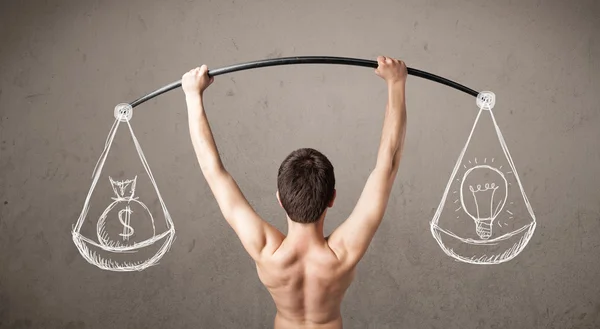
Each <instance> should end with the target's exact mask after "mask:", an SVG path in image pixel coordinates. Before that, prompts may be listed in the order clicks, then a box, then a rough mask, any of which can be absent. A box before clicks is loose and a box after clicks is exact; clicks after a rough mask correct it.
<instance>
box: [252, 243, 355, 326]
mask: <svg viewBox="0 0 600 329" xmlns="http://www.w3.org/2000/svg"><path fill="white" fill-rule="evenodd" d="M340 256H343V255H340ZM338 257H339V256H338V255H336V252H335V251H334V250H332V249H331V248H330V247H329V245H328V244H327V242H326V241H325V240H323V241H322V243H321V244H319V243H312V242H310V241H304V242H303V243H302V242H301V243H298V242H293V243H289V241H286V240H284V241H283V243H282V244H281V246H280V247H279V249H277V251H275V253H273V254H272V255H271V256H265V257H264V259H263V260H261V261H260V263H258V262H257V266H256V269H257V272H258V276H259V278H260V280H261V282H262V283H263V284H264V285H265V287H267V289H268V290H269V292H270V293H271V296H272V297H273V300H274V302H275V305H276V306H277V316H276V317H275V328H276V329H278V328H327V329H329V328H331V329H334V328H335V329H339V328H342V317H341V314H340V306H341V303H342V298H343V297H344V294H345V292H346V289H348V287H349V286H350V283H351V282H352V279H353V278H354V268H355V265H356V264H351V263H350V262H348V261H346V260H345V259H344V258H342V259H340V258H338Z"/></svg>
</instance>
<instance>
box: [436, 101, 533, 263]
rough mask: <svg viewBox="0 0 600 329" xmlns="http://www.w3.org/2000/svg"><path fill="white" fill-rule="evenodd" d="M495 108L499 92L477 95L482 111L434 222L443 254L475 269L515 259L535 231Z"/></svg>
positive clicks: (476, 119) (449, 182) (531, 215)
mask: <svg viewBox="0 0 600 329" xmlns="http://www.w3.org/2000/svg"><path fill="white" fill-rule="evenodd" d="M494 105H495V95H494V93H492V92H482V93H480V94H479V95H478V97H477V106H478V107H479V112H478V114H477V117H476V118H475V122H474V123H473V128H472V129H471V132H470V134H469V137H468V138H467V142H466V143H465V146H464V148H463V149H462V151H461V153H460V155H459V156H458V160H457V161H456V165H455V166H454V170H453V171H452V174H451V175H450V179H449V180H448V184H447V186H446V189H445V191H444V194H443V196H442V200H441V201H440V204H439V206H438V208H437V210H436V212H435V214H434V217H433V220H432V221H431V233H432V234H433V237H434V238H435V239H436V241H437V242H438V244H439V246H440V247H441V248H442V250H443V251H444V252H445V253H446V254H447V255H448V256H450V257H453V258H455V259H456V260H458V261H462V262H466V263H471V264H498V263H502V262H506V261H509V260H511V259H512V258H514V257H515V256H517V255H518V254H519V253H520V252H521V251H522V250H523V249H524V248H525V246H526V245H527V243H528V242H529V239H530V238H531V236H532V235H533V232H534V230H535V226H536V221H535V215H534V213H533V210H532V208H531V205H530V203H529V200H528V199H527V196H526V195H525V191H524V189H523V186H522V184H521V180H520V178H519V175H518V174H517V169H516V167H515V164H514V163H513V161H512V158H511V156H510V153H509V151H508V147H507V146H506V143H505V141H504V137H503V136H502V133H501V132H500V128H499V127H498V124H497V122H496V119H495V117H494V113H493V112H492V108H493V107H494Z"/></svg>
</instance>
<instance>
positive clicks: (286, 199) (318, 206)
mask: <svg viewBox="0 0 600 329" xmlns="http://www.w3.org/2000/svg"><path fill="white" fill-rule="evenodd" d="M277 191H278V194H277V195H278V199H279V202H280V204H281V206H282V207H283V209H285V212H286V213H287V215H288V217H289V218H290V219H291V220H292V221H294V222H298V223H305V224H308V223H315V222H317V221H318V220H319V219H320V217H321V215H322V214H323V212H324V211H325V209H327V207H331V206H333V201H334V199H335V175H334V173H333V166H332V165H331V162H329V159H327V157H326V156H325V155H323V154H322V153H321V152H319V151H317V150H314V149H311V148H302V149H298V150H296V151H294V152H292V153H290V155H288V156H287V157H286V158H285V160H283V162H282V163H281V166H280V167H279V172H278V174H277Z"/></svg>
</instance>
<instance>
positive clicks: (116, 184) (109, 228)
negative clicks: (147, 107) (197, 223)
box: [72, 104, 175, 272]
mask: <svg viewBox="0 0 600 329" xmlns="http://www.w3.org/2000/svg"><path fill="white" fill-rule="evenodd" d="M131 117H132V108H131V106H130V105H129V104H119V105H117V106H116V107H115V122H114V123H113V125H112V127H111V129H110V132H109V134H108V137H107V139H106V143H105V144H104V150H103V151H102V154H101V155H100V158H99V159H98V162H97V163H96V167H95V168H94V171H93V174H92V185H91V187H90V190H89V192H88V195H87V197H86V199H85V202H84V205H83V210H82V211H81V214H80V215H79V218H78V220H77V223H76V224H75V225H74V227H73V230H72V235H73V242H74V243H75V246H77V249H78V250H79V252H80V253H81V255H82V256H83V257H84V258H85V260H87V261H88V262H89V263H90V264H93V265H96V266H97V267H99V268H101V269H103V270H109V271H117V272H127V271H141V270H144V269H146V268H148V267H149V266H152V265H156V264H158V261H159V260H160V259H161V258H162V257H163V256H164V254H165V253H166V252H167V251H168V250H169V248H170V247H171V244H172V243H173V241H174V239H175V228H174V226H173V221H172V219H171V216H170V215H169V212H168V210H167V207H166V205H165V203H164V201H163V199H162V196H161V194H160V192H159V190H158V187H157V185H156V181H155V180H154V176H153V175H152V171H151V170H150V167H149V166H148V162H147V161H146V158H145V156H144V153H143V152H142V148H141V146H140V144H139V141H138V140H137V138H136V137H135V134H134V132H133V129H132V127H131V124H130V122H129V121H130V119H131ZM121 124H126V126H127V128H128V129H129V132H130V134H131V138H132V140H133V143H134V144H135V148H136V150H137V154H138V156H139V159H140V161H141V163H142V165H143V167H144V169H145V171H146V174H147V175H148V178H149V181H150V182H151V183H152V185H153V187H154V190H155V192H156V196H157V198H158V202H159V203H160V208H161V213H162V215H163V216H164V220H165V227H166V230H165V231H164V232H162V233H160V234H157V233H156V226H155V222H154V221H155V216H153V215H152V212H151V211H150V210H149V209H148V207H147V206H146V204H145V203H144V202H143V201H141V200H139V198H138V197H137V196H136V194H135V192H136V184H137V180H138V176H134V177H133V178H130V179H124V180H114V179H113V178H112V177H110V176H109V179H108V180H109V183H110V187H111V188H112V190H113V192H114V194H115V196H114V197H113V198H112V202H111V200H107V202H106V203H107V206H106V208H105V209H104V211H103V212H102V214H101V215H100V217H99V218H98V219H97V225H96V233H97V239H98V241H95V240H93V239H90V238H88V237H86V236H84V235H83V234H81V228H82V225H83V224H84V221H86V219H88V218H87V217H88V212H89V209H90V200H91V197H92V193H93V192H94V189H95V188H96V185H97V184H98V181H99V178H100V174H101V173H102V169H103V167H104V164H105V161H106V157H107V156H108V153H109V151H110V148H111V145H112V143H113V140H114V138H115V134H116V133H117V129H118V128H119V126H120V125H121ZM142 221H145V222H146V223H141V222H142ZM109 222H110V223H111V225H107V223H109ZM139 225H145V226H146V227H150V229H148V230H146V231H147V232H146V233H147V234H145V235H144V234H138V232H137V231H136V227H138V226H139ZM115 228H116V229H115ZM150 246H152V247H154V248H153V249H152V250H151V251H148V250H145V249H148V248H149V247H150ZM142 251H144V252H142Z"/></svg>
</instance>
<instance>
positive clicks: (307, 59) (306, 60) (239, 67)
mask: <svg viewBox="0 0 600 329" xmlns="http://www.w3.org/2000/svg"><path fill="white" fill-rule="evenodd" d="M291 64H338V65H353V66H362V67H370V68H377V61H373V60H366V59H358V58H347V57H331V56H298V57H281V58H272V59H263V60H259V61H254V62H247V63H241V64H235V65H231V66H226V67H222V68H218V69H213V70H209V71H208V75H209V76H217V75H222V74H227V73H232V72H237V71H243V70H249V69H255V68H260V67H268V66H279V65H291ZM407 70H408V74H410V75H414V76H416V77H419V78H423V79H427V80H431V81H435V82H438V83H441V84H443V85H446V86H448V87H451V88H454V89H457V90H460V91H462V92H465V93H467V94H469V95H471V96H474V97H477V95H478V94H479V93H478V92H477V91H475V90H473V89H471V88H468V87H465V86H463V85H461V84H458V83H456V82H454V81H452V80H448V79H446V78H442V77H440V76H438V75H435V74H431V73H429V72H425V71H421V70H417V69H413V68H410V67H409V68H407ZM179 87H181V80H179V81H175V82H173V83H170V84H168V85H166V86H164V87H162V88H160V89H157V90H155V91H153V92H151V93H149V94H148V95H145V96H143V97H140V98H138V99H136V100H135V101H133V102H131V103H130V105H131V107H132V108H133V107H136V106H138V105H140V104H142V103H144V102H146V101H148V100H150V99H152V98H154V97H156V96H158V95H161V94H164V93H166V92H168V91H170V90H173V89H176V88H179Z"/></svg>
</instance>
